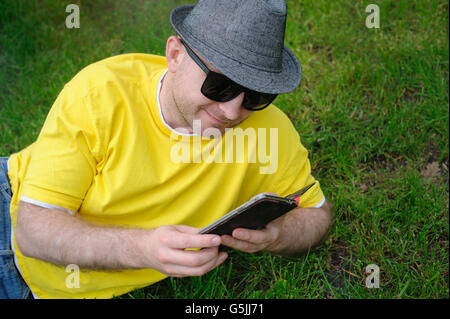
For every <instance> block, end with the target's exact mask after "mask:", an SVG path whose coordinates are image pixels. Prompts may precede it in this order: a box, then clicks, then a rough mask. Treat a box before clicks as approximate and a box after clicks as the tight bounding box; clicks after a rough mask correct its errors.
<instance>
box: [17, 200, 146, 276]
mask: <svg viewBox="0 0 450 319" xmlns="http://www.w3.org/2000/svg"><path fill="white" fill-rule="evenodd" d="M145 232H147V233H148V232H149V231H148V230H139V229H123V228H113V227H99V226H96V225H93V224H90V223H87V222H85V221H82V220H80V219H79V218H76V217H74V216H71V215H69V214H67V213H66V212H63V211H60V210H54V209H53V210H52V209H46V208H41V207H38V206H35V205H31V204H28V203H23V202H21V207H20V209H19V215H18V221H17V228H16V241H17V243H18V246H19V249H20V251H21V252H22V254H24V255H25V256H27V257H33V258H37V259H41V260H45V261H48V262H51V263H54V264H58V265H68V264H77V265H78V266H79V267H81V268H87V269H127V268H137V265H138V263H139V252H138V251H136V249H137V247H138V245H137V244H136V243H138V242H139V240H143V238H145V235H146V233H145Z"/></svg>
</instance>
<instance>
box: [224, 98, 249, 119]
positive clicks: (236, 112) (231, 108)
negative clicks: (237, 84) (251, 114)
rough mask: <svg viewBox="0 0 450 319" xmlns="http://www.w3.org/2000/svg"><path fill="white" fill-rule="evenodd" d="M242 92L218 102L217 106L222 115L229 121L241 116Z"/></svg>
mask: <svg viewBox="0 0 450 319" xmlns="http://www.w3.org/2000/svg"><path fill="white" fill-rule="evenodd" d="M244 94H245V93H244V92H241V93H240V94H239V95H238V96H236V97H235V98H234V99H232V100H230V101H227V102H220V104H219V108H220V110H221V111H222V112H223V114H224V116H225V117H226V118H227V119H229V120H230V121H235V120H237V119H239V117H240V116H241V113H242V110H243V107H242V102H243V101H244Z"/></svg>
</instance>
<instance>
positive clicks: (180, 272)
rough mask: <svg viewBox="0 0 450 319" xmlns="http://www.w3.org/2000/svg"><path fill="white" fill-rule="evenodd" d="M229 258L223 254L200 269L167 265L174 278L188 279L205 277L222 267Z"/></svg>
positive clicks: (169, 273)
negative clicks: (188, 277) (190, 277)
mask: <svg viewBox="0 0 450 319" xmlns="http://www.w3.org/2000/svg"><path fill="white" fill-rule="evenodd" d="M227 257H228V254H227V253H225V252H221V253H220V254H219V255H218V256H217V258H214V259H213V260H211V261H210V262H208V263H207V264H205V265H202V266H200V267H189V266H184V265H176V264H175V265H167V270H168V271H167V274H168V275H169V276H172V277H187V276H203V275H204V274H206V273H207V272H209V271H211V270H213V269H214V268H216V267H218V266H220V264H222V263H223V262H224V261H225V260H226V259H227Z"/></svg>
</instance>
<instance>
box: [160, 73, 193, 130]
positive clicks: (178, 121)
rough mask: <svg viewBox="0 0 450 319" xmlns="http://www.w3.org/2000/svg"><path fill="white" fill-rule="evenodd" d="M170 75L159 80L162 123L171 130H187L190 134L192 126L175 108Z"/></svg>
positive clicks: (167, 74)
mask: <svg viewBox="0 0 450 319" xmlns="http://www.w3.org/2000/svg"><path fill="white" fill-rule="evenodd" d="M171 80H172V78H171V74H170V73H169V72H167V73H166V74H165V76H164V78H163V79H161V90H160V92H159V101H160V104H161V105H160V107H161V113H162V116H163V117H164V121H165V122H166V123H167V124H168V125H169V126H170V127H171V128H172V129H183V130H188V132H189V133H192V126H191V125H189V123H188V122H187V121H186V119H184V118H183V116H182V114H181V112H180V111H179V110H178V108H177V104H176V102H175V99H174V96H173V94H172V88H171Z"/></svg>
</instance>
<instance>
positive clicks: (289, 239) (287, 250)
mask: <svg viewBox="0 0 450 319" xmlns="http://www.w3.org/2000/svg"><path fill="white" fill-rule="evenodd" d="M331 224H332V218H331V209H330V206H329V205H328V203H325V204H324V205H323V206H322V207H321V208H300V207H299V208H296V209H294V210H293V211H291V212H289V213H288V214H287V215H285V216H283V217H282V218H281V221H280V224H279V225H280V226H279V231H280V233H279V237H278V240H277V241H276V242H274V243H273V244H272V245H271V246H270V247H268V249H267V251H269V252H271V253H274V254H280V255H284V256H296V255H299V254H300V253H302V252H304V251H306V250H308V249H309V248H311V247H313V246H315V245H317V244H319V243H320V242H321V240H322V239H323V238H324V236H325V235H326V233H327V230H328V228H329V227H330V226H331Z"/></svg>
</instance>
